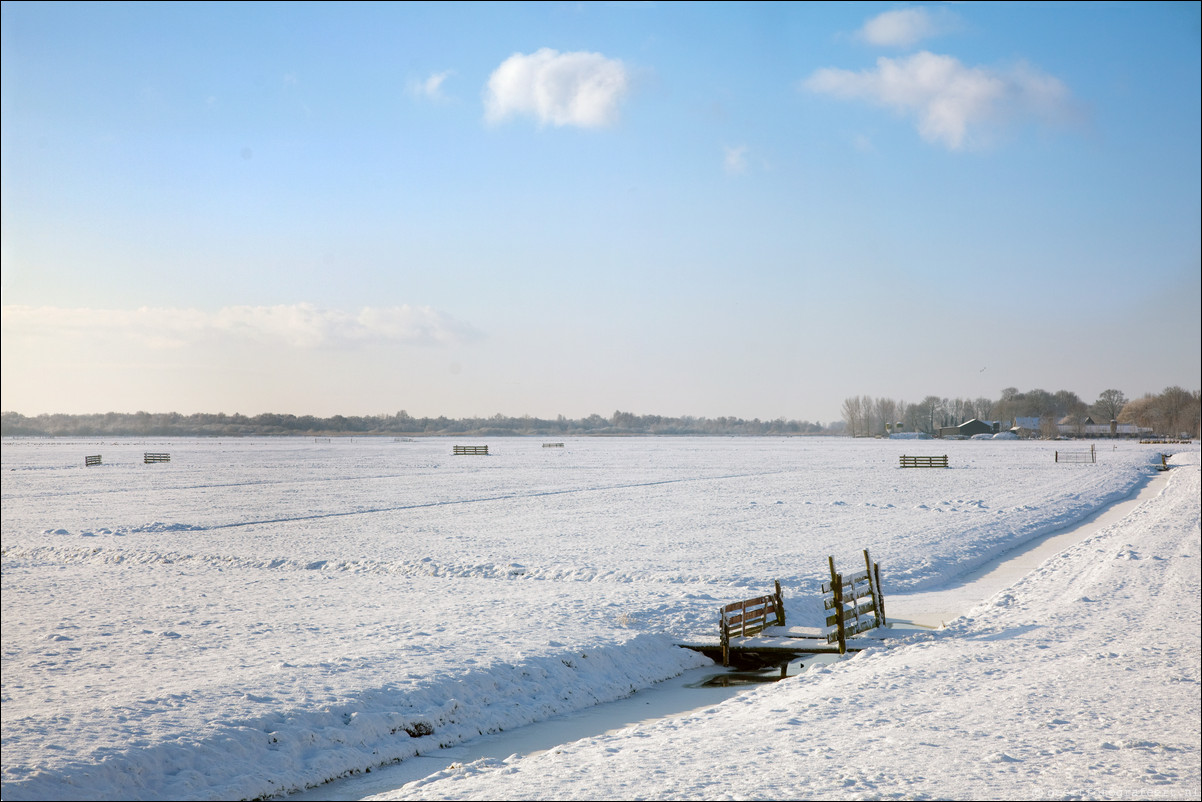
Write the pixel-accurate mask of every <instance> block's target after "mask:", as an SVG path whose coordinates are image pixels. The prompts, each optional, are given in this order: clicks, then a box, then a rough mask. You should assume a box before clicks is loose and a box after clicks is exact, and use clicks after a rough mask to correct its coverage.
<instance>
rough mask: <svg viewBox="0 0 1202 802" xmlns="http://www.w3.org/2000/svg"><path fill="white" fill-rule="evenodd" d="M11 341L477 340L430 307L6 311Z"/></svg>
mask: <svg viewBox="0 0 1202 802" xmlns="http://www.w3.org/2000/svg"><path fill="white" fill-rule="evenodd" d="M2 320H3V331H4V336H5V337H6V338H7V337H55V338H59V337H86V338H88V339H110V338H125V339H133V340H136V341H140V342H142V343H143V344H144V345H148V346H151V347H157V348H173V347H174V348H178V347H184V346H188V345H196V344H202V343H206V342H209V341H211V340H212V338H213V337H215V336H219V337H224V338H226V339H232V340H234V341H237V342H244V343H264V344H277V345H284V346H287V347H292V348H301V349H307V348H323V347H350V346H354V345H357V344H368V343H396V344H403V345H423V346H430V345H454V344H457V343H462V342H467V341H471V340H474V339H478V338H479V337H480V333H479V332H478V331H476V330H475V329H473V328H472V327H471V326H468V325H466V324H463V323H460V322H458V321H456V320H454V319H453V318H451V317H449V316H448V315H445V314H443V313H441V312H438V311H437V310H435V309H432V308H430V307H428V306H409V305H403V306H393V307H364V308H363V309H361V310H359V311H357V312H347V311H344V310H339V309H321V308H318V307H316V306H313V305H311V304H293V305H277V306H231V307H226V308H224V309H221V310H219V311H217V312H214V313H210V312H203V311H200V310H196V309H175V308H148V307H143V308H141V309H135V310H115V309H64V308H60V307H31V306H5V307H4V308H3V315H2Z"/></svg>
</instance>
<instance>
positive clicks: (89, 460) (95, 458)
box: [83, 454, 100, 467]
mask: <svg viewBox="0 0 1202 802" xmlns="http://www.w3.org/2000/svg"><path fill="white" fill-rule="evenodd" d="M83 464H84V467H91V466H92V465H99V464H100V455H99V454H93V455H92V456H90V457H84V458H83Z"/></svg>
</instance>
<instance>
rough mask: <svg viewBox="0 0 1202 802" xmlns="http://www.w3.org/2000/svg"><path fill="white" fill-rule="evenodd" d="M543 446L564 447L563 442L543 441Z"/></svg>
mask: <svg viewBox="0 0 1202 802" xmlns="http://www.w3.org/2000/svg"><path fill="white" fill-rule="evenodd" d="M543 448H563V443H543Z"/></svg>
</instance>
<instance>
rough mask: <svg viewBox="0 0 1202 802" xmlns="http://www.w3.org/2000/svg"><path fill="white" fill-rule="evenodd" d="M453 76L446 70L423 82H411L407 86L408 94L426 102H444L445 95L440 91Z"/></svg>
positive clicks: (430, 76) (433, 74)
mask: <svg viewBox="0 0 1202 802" xmlns="http://www.w3.org/2000/svg"><path fill="white" fill-rule="evenodd" d="M453 74H454V73H453V72H452V71H451V70H446V71H444V72H436V73H432V74H431V75H429V76H428V77H426V78H425V79H424V80H420V81H419V80H416V79H415V80H411V81H410V82H409V85H408V89H409V94H410V95H412V96H414V97H419V98H425V99H426V100H437V101H441V100H446V99H447V98H446V95H444V94H443V91H442V85H443V84H444V83H446V80H447V78H450V77H451V76H452V75H453Z"/></svg>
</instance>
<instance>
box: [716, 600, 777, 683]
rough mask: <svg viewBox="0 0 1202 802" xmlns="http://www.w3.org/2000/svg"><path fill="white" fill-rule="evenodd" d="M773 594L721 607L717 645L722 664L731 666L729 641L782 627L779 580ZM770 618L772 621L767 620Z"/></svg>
mask: <svg viewBox="0 0 1202 802" xmlns="http://www.w3.org/2000/svg"><path fill="white" fill-rule="evenodd" d="M774 583H775V586H776V591H775V592H774V593H773V594H772V595H771V596H756V597H755V598H754V599H744V600H743V601H737V602H733V603H731V604H728V605H726V606H725V607H723V608H722V613H721V618H720V620H719V624H718V627H719V636H718V642H719V643H720V644H721V646H722V665H724V666H725V665H730V639H731V638H732V637H734V638H748V637H751V636H752V635H758V634H759V633H761V632H763V631H764V630H765V629H766V628H768V627H783V626H784V625H785V603H784V599H783V598H782V596H781V592H780V581H779V580H774ZM769 619H771V620H769Z"/></svg>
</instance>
